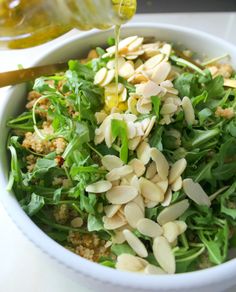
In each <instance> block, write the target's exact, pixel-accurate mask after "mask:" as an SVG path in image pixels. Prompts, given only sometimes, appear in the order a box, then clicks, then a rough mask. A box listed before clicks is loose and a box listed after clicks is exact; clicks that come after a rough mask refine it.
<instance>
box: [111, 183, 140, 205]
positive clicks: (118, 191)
mask: <svg viewBox="0 0 236 292" xmlns="http://www.w3.org/2000/svg"><path fill="white" fill-rule="evenodd" d="M137 195H138V191H137V189H136V188H135V187H133V186H117V187H113V188H112V189H110V190H109V191H108V192H107V193H106V198H107V200H108V201H109V202H110V203H111V204H118V205H119V204H126V203H128V202H129V201H132V200H133V199H134V198H135V197H136V196H137Z"/></svg>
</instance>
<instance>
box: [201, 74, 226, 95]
mask: <svg viewBox="0 0 236 292" xmlns="http://www.w3.org/2000/svg"><path fill="white" fill-rule="evenodd" d="M205 87H206V90H207V92H208V99H211V98H213V97H221V96H222V95H224V92H225V91H224V78H223V76H221V75H219V76H216V77H215V78H214V79H212V80H211V81H210V82H208V83H207V84H206V86H205Z"/></svg>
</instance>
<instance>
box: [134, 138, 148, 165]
mask: <svg viewBox="0 0 236 292" xmlns="http://www.w3.org/2000/svg"><path fill="white" fill-rule="evenodd" d="M136 153H137V157H138V159H139V160H141V161H142V162H143V164H144V165H146V164H147V163H148V162H149V160H150V146H149V144H148V143H147V142H145V141H143V142H142V143H141V144H140V145H139V146H138V148H137V150H136Z"/></svg>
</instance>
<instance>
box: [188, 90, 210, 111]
mask: <svg viewBox="0 0 236 292" xmlns="http://www.w3.org/2000/svg"><path fill="white" fill-rule="evenodd" d="M207 98H208V92H207V91H206V90H204V91H203V92H202V93H201V94H200V95H198V96H195V97H193V98H192V99H191V102H192V105H193V106H194V107H196V106H197V105H198V104H200V103H205V102H206V100H207Z"/></svg>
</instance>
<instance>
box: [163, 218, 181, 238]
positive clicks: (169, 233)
mask: <svg viewBox="0 0 236 292" xmlns="http://www.w3.org/2000/svg"><path fill="white" fill-rule="evenodd" d="M162 228H163V236H164V237H165V238H166V239H167V240H168V242H169V243H172V242H174V241H175V240H176V238H177V237H178V235H179V228H178V226H177V224H176V223H175V222H167V223H165V224H164V225H163V226H162Z"/></svg>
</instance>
